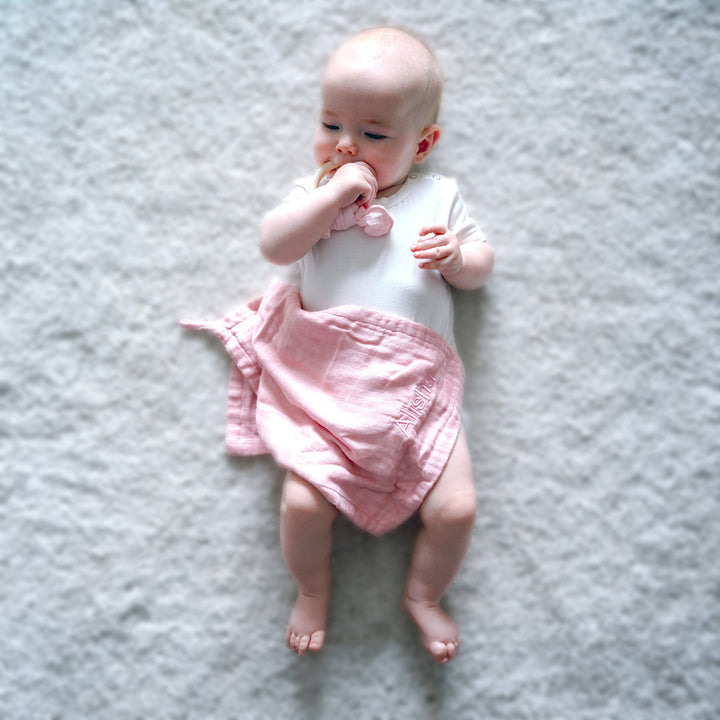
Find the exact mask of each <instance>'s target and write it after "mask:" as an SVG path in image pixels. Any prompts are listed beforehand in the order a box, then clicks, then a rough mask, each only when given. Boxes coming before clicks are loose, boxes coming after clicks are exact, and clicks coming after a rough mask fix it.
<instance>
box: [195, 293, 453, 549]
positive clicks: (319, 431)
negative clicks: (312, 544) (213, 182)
mask: <svg viewBox="0 0 720 720" xmlns="http://www.w3.org/2000/svg"><path fill="white" fill-rule="evenodd" d="M182 324H183V326H184V327H187V328H190V329H196V330H206V331H209V332H211V333H213V334H214V335H215V336H216V337H218V338H219V339H220V340H221V341H222V342H223V344H224V345H225V347H226V349H227V350H228V352H229V353H230V356H231V357H232V360H233V367H232V374H231V379H230V389H229V396H228V410H227V426H226V445H227V450H228V452H229V453H230V454H237V455H254V454H263V453H267V452H269V453H270V454H271V455H272V456H273V457H274V458H275V460H276V461H277V462H278V464H279V465H281V466H282V467H285V468H289V469H291V470H293V471H294V472H296V473H297V474H298V475H300V476H301V477H302V478H304V479H305V480H306V481H308V482H310V483H312V484H313V485H314V486H315V487H316V488H317V489H318V490H319V491H320V492H321V493H322V494H323V495H324V496H325V497H326V498H327V499H328V500H329V502H330V503H332V504H333V505H334V506H335V507H337V508H338V510H340V512H342V513H343V514H345V515H346V516H347V517H348V518H350V520H352V521H353V522H354V523H355V524H357V525H358V526H359V527H361V528H364V529H365V530H367V531H369V532H371V533H373V534H375V535H381V534H383V533H385V532H387V531H389V530H391V529H393V528H395V527H397V526H398V525H400V524H401V523H402V522H404V521H405V520H406V519H408V518H409V517H410V516H411V515H412V514H413V513H414V512H415V511H416V510H417V509H418V508H419V506H420V504H421V503H422V501H423V499H424V498H425V496H426V495H427V493H428V491H429V490H430V489H431V488H432V486H433V485H434V483H435V482H436V481H437V479H438V477H439V476H440V473H441V472H442V471H443V469H444V467H445V464H446V463H447V460H448V457H449V455H450V452H451V451H452V449H453V447H454V445H455V441H456V439H457V435H458V432H459V428H460V410H461V405H462V393H463V383H464V369H463V366H462V362H461V360H460V358H459V356H458V354H457V352H456V351H455V350H454V349H453V348H452V347H451V346H450V345H449V344H448V343H447V342H445V340H444V339H443V338H441V337H440V336H439V335H438V334H437V333H435V332H434V331H433V330H430V329H428V328H426V327H425V326H423V325H419V324H418V323H414V322H412V321H410V320H406V319H404V318H401V317H398V316H395V315H389V314H387V313H382V312H378V311H374V310H368V309H365V308H360V307H355V306H350V305H348V306H342V307H336V308H331V309H329V310H321V311H317V312H307V311H305V310H303V308H302V306H301V300H300V294H299V292H298V290H297V288H295V287H292V286H290V285H287V284H285V283H283V282H280V281H276V282H275V283H273V284H272V285H271V287H270V288H269V289H268V291H267V293H266V294H265V295H264V296H263V297H262V298H259V299H256V300H254V301H253V302H251V303H249V304H248V305H247V306H245V307H243V308H241V309H240V310H238V311H236V312H233V313H231V314H229V315H227V316H226V317H224V318H222V319H220V320H216V321H212V322H208V323H202V322H199V323H198V322H183V323H182Z"/></svg>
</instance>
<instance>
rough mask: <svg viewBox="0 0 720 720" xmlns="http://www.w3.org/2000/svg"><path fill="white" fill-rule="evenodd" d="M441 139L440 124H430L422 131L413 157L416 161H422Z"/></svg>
mask: <svg viewBox="0 0 720 720" xmlns="http://www.w3.org/2000/svg"><path fill="white" fill-rule="evenodd" d="M439 139H440V126H439V125H430V126H429V127H426V128H425V129H424V130H423V131H422V132H421V133H420V142H418V146H417V151H416V153H415V157H414V158H413V162H414V163H421V162H422V161H423V160H425V158H426V157H427V156H428V155H429V154H430V151H431V150H432V149H433V148H434V147H435V144H436V143H437V141H438V140H439Z"/></svg>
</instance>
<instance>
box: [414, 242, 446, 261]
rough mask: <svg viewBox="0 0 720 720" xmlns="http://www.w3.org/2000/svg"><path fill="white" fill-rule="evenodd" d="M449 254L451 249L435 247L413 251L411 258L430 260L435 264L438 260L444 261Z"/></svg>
mask: <svg viewBox="0 0 720 720" xmlns="http://www.w3.org/2000/svg"><path fill="white" fill-rule="evenodd" d="M451 252H452V248H449V247H448V246H441V245H437V246H435V247H430V248H424V249H419V250H414V251H413V256H414V257H415V259H416V260H432V261H433V262H437V261H438V260H444V259H445V258H446V257H448V256H449V255H450V254H451Z"/></svg>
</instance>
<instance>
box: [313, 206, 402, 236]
mask: <svg viewBox="0 0 720 720" xmlns="http://www.w3.org/2000/svg"><path fill="white" fill-rule="evenodd" d="M355 225H359V226H360V227H361V228H362V229H363V230H364V231H365V234H366V235H369V236H370V237H382V236H383V235H387V234H388V233H389V232H390V230H391V228H392V226H393V219H392V217H391V216H390V213H389V212H388V211H387V210H386V209H385V208H384V207H383V206H382V205H370V204H369V203H364V204H360V203H357V202H356V203H354V204H352V205H348V206H347V207H345V208H343V209H342V210H341V211H340V212H339V213H338V215H337V217H336V218H335V219H334V220H333V221H332V225H330V230H349V229H350V228H351V227H354V226H355ZM330 230H328V231H327V233H325V235H324V237H325V238H326V239H327V238H329V237H330Z"/></svg>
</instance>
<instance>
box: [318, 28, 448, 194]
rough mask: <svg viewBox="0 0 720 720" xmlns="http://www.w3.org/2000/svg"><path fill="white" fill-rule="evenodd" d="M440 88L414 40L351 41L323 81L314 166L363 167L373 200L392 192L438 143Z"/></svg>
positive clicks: (387, 35)
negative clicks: (375, 192)
mask: <svg viewBox="0 0 720 720" xmlns="http://www.w3.org/2000/svg"><path fill="white" fill-rule="evenodd" d="M442 85H443V77H442V69H441V67H440V64H439V62H438V61H437V59H436V58H435V56H434V55H433V53H432V52H431V51H430V50H429V49H428V47H427V46H426V45H425V44H424V43H423V42H421V41H420V40H419V39H417V38H416V37H414V36H413V35H411V34H409V33H407V32H405V31H403V30H397V29H395V28H375V29H373V30H366V31H365V32H362V33H360V34H358V35H355V36H354V37H352V38H350V39H349V40H348V41H346V42H345V43H343V44H342V45H341V46H340V47H339V48H338V49H337V50H336V51H335V53H334V54H333V55H332V57H331V58H330V60H329V62H328V64H327V66H326V68H325V72H324V74H323V81H322V109H321V113H320V123H319V127H318V130H317V133H316V135H315V142H314V153H315V160H316V162H317V163H318V164H319V165H322V164H323V163H326V162H333V163H335V164H337V165H342V164H344V163H346V162H356V161H360V160H362V161H364V162H366V163H367V164H368V165H370V167H371V168H372V169H373V170H374V171H375V174H376V176H377V180H378V188H379V194H380V193H382V192H383V191H386V192H389V191H392V190H394V189H395V188H396V186H398V185H400V184H401V183H402V182H403V181H404V180H405V178H406V177H407V175H408V173H409V171H410V168H411V167H412V165H413V164H414V163H419V162H422V161H423V160H424V159H425V158H426V157H427V156H428V154H429V153H430V151H431V150H432V148H433V146H434V145H435V143H436V142H437V140H438V138H439V136H440V128H439V127H438V125H437V116H438V111H439V108H440V97H441V94H442Z"/></svg>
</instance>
